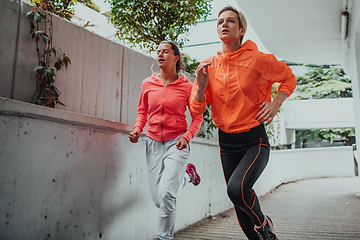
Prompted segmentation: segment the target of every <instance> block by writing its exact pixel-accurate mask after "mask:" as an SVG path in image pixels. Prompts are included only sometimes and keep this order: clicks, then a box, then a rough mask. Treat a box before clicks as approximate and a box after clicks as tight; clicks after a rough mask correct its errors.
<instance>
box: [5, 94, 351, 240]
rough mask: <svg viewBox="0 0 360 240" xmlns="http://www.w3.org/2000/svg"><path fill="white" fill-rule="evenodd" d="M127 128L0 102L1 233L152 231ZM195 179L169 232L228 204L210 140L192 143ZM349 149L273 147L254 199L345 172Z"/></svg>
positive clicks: (140, 158) (129, 237)
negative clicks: (302, 181)
mask: <svg viewBox="0 0 360 240" xmlns="http://www.w3.org/2000/svg"><path fill="white" fill-rule="evenodd" d="M131 129H132V126H131V125H127V124H122V123H119V122H113V121H109V120H104V119H99V118H95V117H91V116H86V115H81V114H77V113H71V112H68V111H63V110H58V109H49V108H45V107H40V106H36V105H32V104H28V103H24V102H18V101H14V100H10V99H4V98H0V132H1V135H0V159H1V161H0V211H1V213H2V214H1V215H0V219H1V221H0V239H29V240H32V239H34V240H35V239H74V240H75V239H83V238H85V239H99V236H101V239H109V240H112V239H122V240H144V239H153V238H155V237H156V234H157V228H158V220H157V219H158V210H157V208H156V207H155V206H154V205H153V202H152V200H151V196H150V192H149V188H148V181H147V170H146V160H145V138H144V137H141V138H140V141H139V143H137V144H132V143H130V142H129V140H128V133H129V131H131ZM189 161H190V162H192V163H194V164H195V165H196V167H197V170H198V172H199V173H200V175H201V180H202V182H201V184H200V185H199V186H198V187H194V186H193V185H192V184H188V185H187V186H186V187H185V189H183V192H182V193H181V194H180V196H179V198H178V213H177V221H176V226H175V230H178V229H181V228H183V227H185V226H187V225H189V224H192V223H194V222H196V221H199V220H201V219H203V218H205V217H208V216H210V215H215V214H217V213H219V212H222V211H224V210H227V209H229V208H230V207H232V204H231V202H230V201H229V200H228V198H227V195H226V186H225V182H224V178H223V173H222V168H221V163H220V159H219V147H218V145H217V142H216V141H210V140H206V139H199V138H195V139H193V140H192V141H191V157H190V160H189ZM353 175H354V165H353V157H352V149H351V147H339V148H324V149H300V150H283V151H274V152H271V157H270V160H269V164H268V166H267V168H266V169H265V171H264V173H263V175H262V176H261V178H260V179H259V181H258V182H257V183H256V186H255V189H256V191H257V193H258V194H259V195H262V194H265V193H266V192H268V191H270V190H271V189H273V188H274V187H276V186H278V185H279V184H280V183H282V182H287V181H293V180H298V179H305V178H314V177H337V176H353Z"/></svg>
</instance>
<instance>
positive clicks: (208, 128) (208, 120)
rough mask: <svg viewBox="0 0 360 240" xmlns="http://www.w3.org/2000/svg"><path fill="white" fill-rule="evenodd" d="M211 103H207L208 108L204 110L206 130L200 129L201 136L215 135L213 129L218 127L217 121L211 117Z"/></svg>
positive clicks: (203, 123)
mask: <svg viewBox="0 0 360 240" xmlns="http://www.w3.org/2000/svg"><path fill="white" fill-rule="evenodd" d="M210 107H211V106H210V103H207V104H206V108H205V111H204V112H203V122H202V125H201V126H203V127H205V131H204V130H200V132H199V137H202V138H205V137H208V138H209V137H210V136H211V137H212V136H213V134H212V133H213V131H214V130H215V129H216V128H217V127H216V126H215V123H214V121H213V119H212V117H211V109H210Z"/></svg>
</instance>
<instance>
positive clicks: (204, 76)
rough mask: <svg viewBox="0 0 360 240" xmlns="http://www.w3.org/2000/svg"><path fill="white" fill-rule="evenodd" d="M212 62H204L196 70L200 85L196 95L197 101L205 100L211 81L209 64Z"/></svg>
mask: <svg viewBox="0 0 360 240" xmlns="http://www.w3.org/2000/svg"><path fill="white" fill-rule="evenodd" d="M210 64H211V62H210V63H207V62H205V63H202V64H200V65H199V66H198V67H197V68H196V71H195V77H196V81H197V85H198V92H197V96H196V101H198V102H203V101H204V100H205V89H206V87H207V84H208V82H209V72H208V66H209V65H210Z"/></svg>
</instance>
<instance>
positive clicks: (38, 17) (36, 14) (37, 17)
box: [34, 12, 41, 22]
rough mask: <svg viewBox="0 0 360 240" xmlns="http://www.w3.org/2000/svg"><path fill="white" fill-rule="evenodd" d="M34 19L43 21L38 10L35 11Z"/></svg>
mask: <svg viewBox="0 0 360 240" xmlns="http://www.w3.org/2000/svg"><path fill="white" fill-rule="evenodd" d="M34 21H35V22H40V21H41V16H40V14H39V13H38V12H34Z"/></svg>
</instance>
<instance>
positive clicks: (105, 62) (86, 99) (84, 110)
mask: <svg viewBox="0 0 360 240" xmlns="http://www.w3.org/2000/svg"><path fill="white" fill-rule="evenodd" d="M30 9H31V6H30V5H29V4H27V3H22V11H21V21H20V40H19V49H18V58H17V65H16V74H15V91H14V99H16V100H21V101H25V102H30V101H31V100H32V97H33V94H34V92H35V88H36V77H35V72H34V71H33V69H34V67H35V66H36V65H37V64H38V63H37V54H36V45H35V41H34V40H33V39H32V38H31V36H30V22H29V18H27V17H26V12H28V11H30ZM0 13H1V14H0V52H1V55H0V72H1V73H2V74H1V77H0V79H1V87H0V97H7V98H10V93H11V83H12V78H13V74H12V70H13V63H14V56H15V45H16V27H17V23H18V3H17V2H15V1H12V0H3V1H1V2H0ZM51 17H52V21H53V29H54V32H53V47H57V48H60V49H61V51H62V52H63V53H65V54H67V55H68V56H69V58H70V59H71V62H72V64H70V65H69V66H68V68H67V69H63V70H61V71H59V72H56V75H57V77H56V80H55V84H56V86H57V88H58V89H59V90H60V92H61V96H60V100H61V101H62V102H63V103H65V105H66V106H65V107H63V106H61V105H57V106H56V108H58V109H62V110H67V111H72V112H76V113H81V114H85V115H89V116H94V117H98V118H104V119H108V120H113V121H119V122H122V123H127V124H133V123H134V122H135V118H136V107H137V102H138V97H139V93H140V87H141V82H142V81H143V80H144V79H145V78H146V77H148V76H150V74H151V65H152V64H153V63H154V62H155V60H154V59H153V58H150V57H147V56H145V55H143V54H140V53H137V52H135V51H133V50H130V49H129V48H126V47H124V46H122V45H120V44H118V43H115V42H113V41H111V40H108V39H105V38H103V37H100V36H98V35H96V34H94V33H92V32H90V31H88V30H87V29H84V28H82V27H81V26H77V25H75V24H74V23H71V22H69V21H67V20H64V19H62V18H59V17H57V16H51V15H49V14H47V18H48V19H50V18H51ZM154 70H157V67H156V64H155V68H154Z"/></svg>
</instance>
